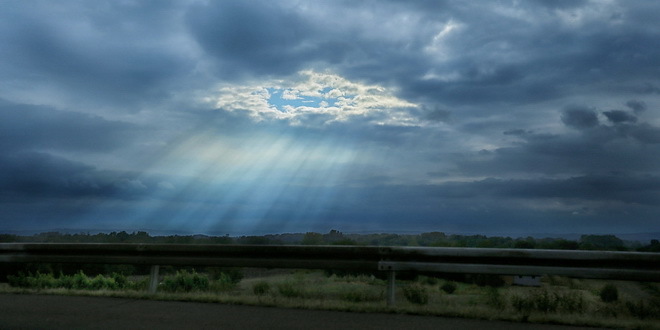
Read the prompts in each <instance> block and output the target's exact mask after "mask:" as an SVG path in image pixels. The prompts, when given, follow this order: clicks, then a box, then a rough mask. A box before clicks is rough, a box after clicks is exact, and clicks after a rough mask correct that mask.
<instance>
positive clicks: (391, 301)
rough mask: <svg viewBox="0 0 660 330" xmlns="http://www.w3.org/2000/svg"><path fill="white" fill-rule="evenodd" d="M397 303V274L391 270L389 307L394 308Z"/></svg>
mask: <svg viewBox="0 0 660 330" xmlns="http://www.w3.org/2000/svg"><path fill="white" fill-rule="evenodd" d="M395 302H396V272H394V271H393V270H390V271H389V272H388V273H387V306H390V307H392V306H394V303H395Z"/></svg>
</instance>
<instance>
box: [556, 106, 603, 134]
mask: <svg viewBox="0 0 660 330" xmlns="http://www.w3.org/2000/svg"><path fill="white" fill-rule="evenodd" d="M561 121H562V122H563V123H564V124H566V125H567V126H569V127H573V128H577V129H583V128H590V127H595V126H596V125H598V115H596V112H595V111H594V110H593V109H589V108H586V107H581V106H571V107H568V108H566V110H564V113H563V114H562V116H561Z"/></svg>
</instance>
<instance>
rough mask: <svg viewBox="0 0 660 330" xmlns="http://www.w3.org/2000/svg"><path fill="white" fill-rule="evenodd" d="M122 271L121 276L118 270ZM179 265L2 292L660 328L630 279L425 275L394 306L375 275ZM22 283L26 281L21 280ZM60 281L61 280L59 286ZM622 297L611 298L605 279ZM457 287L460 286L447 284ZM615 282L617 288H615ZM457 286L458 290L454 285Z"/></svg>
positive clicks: (652, 293) (654, 307)
mask: <svg viewBox="0 0 660 330" xmlns="http://www.w3.org/2000/svg"><path fill="white" fill-rule="evenodd" d="M113 276H114V277H113ZM236 278H237V277H236V276H234V277H233V279H232V277H230V276H229V275H227V276H223V275H218V274H215V275H208V274H201V273H196V272H194V271H192V272H186V271H179V272H177V273H175V274H173V275H169V276H165V277H164V279H163V280H162V281H161V284H160V286H159V292H158V293H156V294H153V295H151V294H148V293H147V292H146V291H145V289H146V277H143V278H132V279H127V278H125V277H122V276H119V275H116V274H115V275H112V276H97V277H94V278H89V277H87V276H84V274H82V273H78V274H76V275H73V276H71V277H70V278H69V277H63V276H52V275H49V274H35V275H33V276H32V277H29V276H24V278H14V282H13V284H14V285H15V286H9V285H2V286H0V292H17V293H45V294H64V295H89V296H112V297H127V298H137V299H159V300H178V301H199V302H215V303H229V304H246V305H262V306H279V307H290V308H302V309H325V310H339V311H353V312H389V313H407V314H418V315H442V316H454V317H464V318H478V319H488V320H510V321H520V322H532V323H553V324H569V325H581V326H597V327H615V328H639V329H660V326H658V324H660V285H658V284H657V283H637V282H622V281H612V282H608V281H597V280H575V279H567V278H562V277H548V278H545V279H544V281H543V283H542V286H541V287H540V288H531V287H518V286H507V285H505V286H502V287H497V288H495V287H488V286H478V285H476V284H468V283H462V282H453V281H446V280H443V279H438V278H432V277H420V278H418V279H417V280H416V281H398V282H397V291H396V300H397V303H396V305H395V306H394V307H388V306H386V303H385V300H386V299H385V291H386V282H385V281H384V280H381V279H378V278H375V277H373V276H368V275H352V276H351V275H349V276H337V275H331V276H326V275H325V274H324V273H323V272H322V271H303V270H300V271H290V272H289V271H280V272H274V273H269V274H260V275H256V276H252V277H249V276H248V277H246V278H242V279H241V280H239V281H238V282H237V281H236ZM19 284H20V285H19ZM55 284H59V285H60V286H57V285H55ZM606 286H608V287H615V288H616V290H617V292H618V297H617V299H616V300H614V301H609V302H605V301H603V299H602V298H601V296H600V294H601V292H602V289H603V288H604V287H606ZM448 287H451V288H452V289H449V290H448V289H447V288H448ZM608 290H612V289H611V288H610V289H608ZM449 291H450V292H449Z"/></svg>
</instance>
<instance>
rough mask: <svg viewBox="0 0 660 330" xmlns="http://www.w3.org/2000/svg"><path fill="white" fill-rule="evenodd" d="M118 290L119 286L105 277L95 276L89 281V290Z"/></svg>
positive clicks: (111, 279) (110, 278)
mask: <svg viewBox="0 0 660 330" xmlns="http://www.w3.org/2000/svg"><path fill="white" fill-rule="evenodd" d="M118 288H119V286H118V285H117V283H116V282H115V280H114V279H113V278H112V277H105V276H103V275H96V277H94V278H93V279H91V280H90V282H89V289H92V290H101V289H109V290H116V289H118Z"/></svg>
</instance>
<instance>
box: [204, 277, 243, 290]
mask: <svg viewBox="0 0 660 330" xmlns="http://www.w3.org/2000/svg"><path fill="white" fill-rule="evenodd" d="M239 281H240V280H239ZM237 284H238V282H236V280H235V279H234V278H232V277H231V276H230V275H229V274H227V273H220V274H219V276H218V277H217V279H216V280H215V281H213V282H212V283H211V289H213V290H214V291H228V290H231V289H233V288H235V287H236V285H237Z"/></svg>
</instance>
